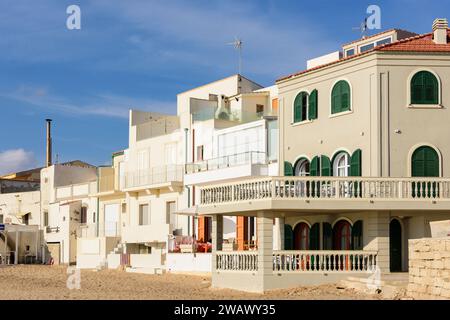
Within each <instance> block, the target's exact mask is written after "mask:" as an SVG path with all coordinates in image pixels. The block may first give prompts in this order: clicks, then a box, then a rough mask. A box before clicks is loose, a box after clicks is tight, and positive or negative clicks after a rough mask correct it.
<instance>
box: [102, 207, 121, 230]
mask: <svg viewBox="0 0 450 320" xmlns="http://www.w3.org/2000/svg"><path fill="white" fill-rule="evenodd" d="M119 206H120V205H119V204H106V205H105V237H115V236H117V235H118V234H119V233H118V229H119Z"/></svg>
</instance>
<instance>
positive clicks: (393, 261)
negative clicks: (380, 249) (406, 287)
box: [389, 219, 402, 272]
mask: <svg viewBox="0 0 450 320" xmlns="http://www.w3.org/2000/svg"><path fill="white" fill-rule="evenodd" d="M389 261H390V270H391V272H400V271H402V226H401V224H400V222H399V221H398V220H397V219H392V221H391V223H390V224H389Z"/></svg>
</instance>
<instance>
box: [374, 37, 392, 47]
mask: <svg viewBox="0 0 450 320" xmlns="http://www.w3.org/2000/svg"><path fill="white" fill-rule="evenodd" d="M388 43H391V38H386V39H382V40H379V41H377V43H376V46H377V47H378V46H381V45H383V44H388Z"/></svg>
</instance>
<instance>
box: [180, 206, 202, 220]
mask: <svg viewBox="0 0 450 320" xmlns="http://www.w3.org/2000/svg"><path fill="white" fill-rule="evenodd" d="M174 213H175V214H177V215H180V216H195V217H196V216H198V215H199V214H198V206H193V207H190V208H186V209H183V210H179V211H175V212H174Z"/></svg>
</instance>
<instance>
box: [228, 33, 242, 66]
mask: <svg viewBox="0 0 450 320" xmlns="http://www.w3.org/2000/svg"><path fill="white" fill-rule="evenodd" d="M242 44H243V42H242V40H241V39H239V38H238V37H234V41H233V42H229V43H227V45H232V46H233V47H234V48H235V49H236V50H238V52H239V74H242Z"/></svg>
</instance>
